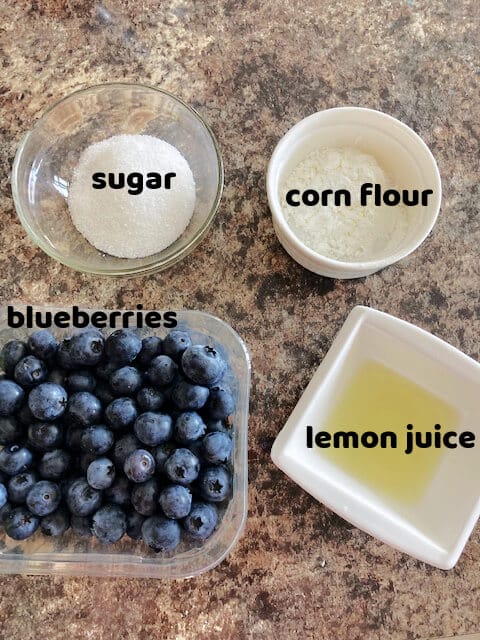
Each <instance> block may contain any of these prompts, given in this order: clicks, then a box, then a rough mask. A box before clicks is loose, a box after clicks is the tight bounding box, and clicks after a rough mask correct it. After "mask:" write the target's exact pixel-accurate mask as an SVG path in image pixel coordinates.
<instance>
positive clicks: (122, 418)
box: [105, 398, 138, 431]
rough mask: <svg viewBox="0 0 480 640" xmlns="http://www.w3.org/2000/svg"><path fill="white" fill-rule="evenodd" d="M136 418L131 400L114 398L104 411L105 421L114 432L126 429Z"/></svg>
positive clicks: (135, 406) (135, 407)
mask: <svg viewBox="0 0 480 640" xmlns="http://www.w3.org/2000/svg"><path fill="white" fill-rule="evenodd" d="M137 416H138V411H137V405H136V404H135V402H134V401H133V400H132V399H131V398H116V399H115V400H112V402H111V403H110V404H109V405H108V406H107V408H106V409H105V419H106V421H107V423H108V425H109V426H110V428H111V429H113V430H114V431H121V430H123V429H126V428H127V427H128V426H129V425H131V424H133V423H134V422H135V420H136V418H137Z"/></svg>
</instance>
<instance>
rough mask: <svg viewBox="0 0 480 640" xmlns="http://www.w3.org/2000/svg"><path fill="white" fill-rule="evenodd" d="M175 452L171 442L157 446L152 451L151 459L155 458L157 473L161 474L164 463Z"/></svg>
mask: <svg viewBox="0 0 480 640" xmlns="http://www.w3.org/2000/svg"><path fill="white" fill-rule="evenodd" d="M174 451H175V445H174V444H173V443H172V442H165V443H163V444H160V445H158V447H155V449H154V450H153V457H154V458H155V469H156V471H157V473H163V471H164V467H165V462H166V461H167V458H169V457H170V456H171V455H172V453H173V452H174Z"/></svg>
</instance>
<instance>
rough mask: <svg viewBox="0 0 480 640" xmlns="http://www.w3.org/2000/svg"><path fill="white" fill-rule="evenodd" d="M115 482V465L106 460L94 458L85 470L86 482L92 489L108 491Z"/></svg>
mask: <svg viewBox="0 0 480 640" xmlns="http://www.w3.org/2000/svg"><path fill="white" fill-rule="evenodd" d="M114 480H115V465H114V464H113V462H112V461H111V460H109V459H108V458H96V459H95V460H93V461H92V462H91V463H90V464H89V465H88V469H87V482H88V484H89V485H90V486H91V487H93V488H94V489H108V487H111V486H112V484H113V481H114Z"/></svg>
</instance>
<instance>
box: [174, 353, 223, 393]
mask: <svg viewBox="0 0 480 640" xmlns="http://www.w3.org/2000/svg"><path fill="white" fill-rule="evenodd" d="M182 369H183V372H184V373H185V375H186V376H187V377H188V378H190V380H192V382H195V383H196V384H201V385H204V386H206V387H212V386H213V385H214V384H216V383H217V382H218V381H219V380H220V378H221V377H222V376H223V373H224V371H225V369H226V362H225V360H224V359H223V358H222V356H221V355H220V354H219V353H218V351H217V350H216V349H214V348H213V347H210V346H203V345H199V344H198V345H193V346H192V347H188V349H187V350H186V351H185V352H184V354H183V356H182Z"/></svg>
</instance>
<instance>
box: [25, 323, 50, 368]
mask: <svg viewBox="0 0 480 640" xmlns="http://www.w3.org/2000/svg"><path fill="white" fill-rule="evenodd" d="M27 345H28V348H29V350H30V353H32V354H33V355H34V356H35V357H37V358H40V359H41V360H47V361H48V360H51V359H52V358H53V357H54V356H55V354H56V353H57V349H58V340H57V339H56V338H55V336H54V335H53V333H51V332H50V331H48V329H40V330H39V331H34V332H33V333H31V334H30V337H29V338H28V341H27Z"/></svg>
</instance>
